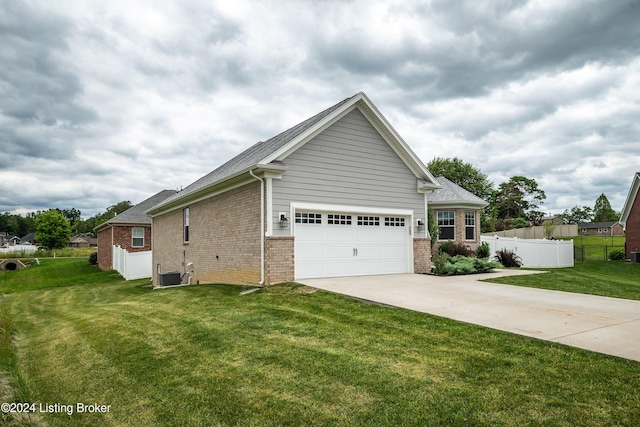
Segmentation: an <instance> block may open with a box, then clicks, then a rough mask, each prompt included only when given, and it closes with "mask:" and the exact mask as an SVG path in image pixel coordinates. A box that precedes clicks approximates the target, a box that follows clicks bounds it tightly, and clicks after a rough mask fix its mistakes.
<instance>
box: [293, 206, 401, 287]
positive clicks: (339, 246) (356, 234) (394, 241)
mask: <svg viewBox="0 0 640 427" xmlns="http://www.w3.org/2000/svg"><path fill="white" fill-rule="evenodd" d="M303 211H304V212H315V213H321V214H323V216H322V220H323V223H322V224H321V225H318V232H319V233H320V234H322V236H321V235H320V234H318V237H317V238H318V239H319V241H322V240H323V239H324V241H326V239H330V240H331V241H332V242H333V243H332V245H334V246H333V247H334V251H335V254H334V253H333V252H331V253H327V252H324V253H325V255H320V254H318V256H319V257H320V258H322V257H323V256H325V257H332V256H334V255H335V258H334V260H333V261H330V263H331V265H332V268H331V269H329V270H327V269H326V268H324V267H323V268H322V273H320V272H319V270H316V271H313V268H311V267H310V266H309V265H308V264H305V265H299V264H298V261H299V258H302V257H301V256H300V251H302V250H313V248H309V247H307V248H305V247H304V246H302V245H303V244H306V243H307V242H303V241H302V240H298V239H296V247H295V252H296V254H297V256H296V260H295V269H296V272H295V276H296V278H297V279H302V278H310V277H331V276H355V275H366V274H384V273H413V229H412V224H413V211H412V210H408V209H390V208H376V207H362V206H347V205H328V204H315V203H291V211H290V217H289V218H290V224H291V232H292V234H293V235H294V236H298V237H302V232H305V233H306V232H313V231H311V227H314V226H310V227H307V226H302V225H300V224H296V222H295V217H296V212H303ZM331 213H340V214H350V215H352V216H353V224H352V226H351V227H350V228H345V229H343V230H344V235H343V234H342V232H338V233H336V231H337V230H338V229H337V228H336V229H333V234H332V236H333V237H331V236H329V235H328V233H330V229H329V227H331V226H329V225H328V224H327V223H326V220H327V215H326V214H331ZM358 215H376V216H379V217H381V218H380V220H381V221H382V222H384V218H382V217H392V216H393V217H402V218H405V226H404V227H398V228H395V227H388V228H387V227H384V225H383V224H381V225H380V226H379V227H375V228H373V227H372V228H371V229H368V228H366V226H356V224H357V222H356V221H357V216H358ZM296 226H300V233H296ZM303 227H304V228H303ZM303 230H304V231H303ZM401 230H402V231H401ZM350 236H351V237H350ZM305 237H307V235H305ZM343 238H344V239H343ZM369 238H371V241H372V242H373V243H370V244H369V246H368V248H367V242H366V241H367V240H369ZM388 238H390V239H391V241H389V247H388V248H385V246H386V245H384V246H383V245H376V244H375V241H376V239H378V241H380V240H379V239H383V240H384V241H385V242H386V241H387V240H386V239H388ZM311 239H313V237H311ZM333 239H337V240H333ZM350 239H353V240H357V241H358V242H359V243H358V244H357V245H355V246H359V247H360V248H361V249H358V248H355V247H354V245H352V243H351V241H350ZM341 240H342V241H341ZM402 240H404V245H403V246H404V251H405V252H404V256H403V257H402V258H403V260H399V259H396V260H395V262H393V261H392V260H391V259H390V260H389V268H390V269H391V271H385V267H384V266H383V264H384V261H385V260H386V258H385V256H383V255H382V254H381V253H380V251H384V250H385V249H387V252H388V251H389V250H391V249H392V248H391V245H395V249H394V250H395V251H397V249H398V247H399V245H400V246H402ZM298 242H299V243H300V245H301V246H298ZM381 246H382V247H381ZM320 249H321V248H319V250H320ZM375 250H377V251H378V253H377V255H373V254H371V251H375ZM352 251H356V252H354V253H357V255H354V256H353V257H351V255H352ZM342 252H344V253H343V254H342V255H340V253H342ZM367 253H369V254H370V255H371V256H372V257H376V256H377V260H378V262H376V261H373V260H371V259H370V258H367V255H366V254H367ZM396 253H397V252H396ZM308 254H309V253H308V252H307V253H306V254H305V259H304V260H300V262H301V263H305V262H306V261H307V260H308V256H306V255H308ZM338 258H339V259H338ZM390 258H391V257H390ZM396 258H397V257H396ZM367 260H369V261H367ZM324 262H326V261H324ZM367 262H369V266H367ZM401 263H404V265H403V266H402V265H401ZM323 265H324V264H323ZM312 271H313V272H312Z"/></svg>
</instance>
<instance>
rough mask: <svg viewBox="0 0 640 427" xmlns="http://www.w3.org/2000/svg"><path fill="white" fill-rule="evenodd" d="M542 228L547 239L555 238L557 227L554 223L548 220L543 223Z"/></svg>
mask: <svg viewBox="0 0 640 427" xmlns="http://www.w3.org/2000/svg"><path fill="white" fill-rule="evenodd" d="M542 226H543V227H544V235H545V237H546V238H547V239H551V238H552V237H553V232H554V230H555V229H556V225H555V224H554V223H553V222H552V221H549V220H546V221H545V222H543V223H542Z"/></svg>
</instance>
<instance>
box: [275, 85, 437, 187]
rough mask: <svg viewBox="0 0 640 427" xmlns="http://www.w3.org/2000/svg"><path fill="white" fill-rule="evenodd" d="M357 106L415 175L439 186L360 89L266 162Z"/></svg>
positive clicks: (301, 143) (307, 139) (304, 141)
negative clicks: (347, 100)
mask: <svg viewBox="0 0 640 427" xmlns="http://www.w3.org/2000/svg"><path fill="white" fill-rule="evenodd" d="M356 108H357V109H358V110H359V111H360V112H361V113H362V114H363V115H364V116H365V117H366V118H367V120H368V121H369V122H370V123H371V124H372V125H373V126H374V128H375V129H376V130H377V131H378V133H379V134H380V135H381V136H382V137H383V138H384V140H385V141H386V142H387V144H389V146H390V147H391V149H392V150H393V151H394V152H395V153H396V155H398V157H400V158H401V159H402V161H403V162H404V163H405V164H406V165H407V167H408V168H409V169H410V170H411V172H412V173H413V174H414V175H415V176H416V178H418V179H423V180H426V181H429V182H430V183H432V184H431V186H430V187H428V188H426V189H427V190H432V189H438V188H440V186H439V184H438V181H437V180H436V179H435V177H434V176H433V175H432V174H431V172H429V170H428V169H427V167H426V166H425V165H424V163H422V161H421V160H420V159H419V158H418V156H417V155H416V154H415V153H414V152H413V151H412V150H411V148H410V147H409V145H408V144H407V143H406V142H405V141H404V140H403V139H402V137H401V136H400V135H399V134H398V133H397V132H396V131H395V129H394V128H393V127H392V126H391V124H390V123H389V122H388V121H387V120H386V119H385V118H384V116H382V114H381V113H380V112H379V111H378V109H377V108H376V107H375V105H373V103H372V102H371V101H370V100H369V98H368V97H367V96H366V95H365V94H364V93H363V92H360V93H358V94H357V95H355V96H354V97H353V98H352V99H351V100H350V101H349V102H347V103H346V104H344V105H343V106H341V107H340V108H338V109H337V110H335V111H333V112H332V113H331V114H329V115H327V117H325V118H324V119H322V120H321V121H319V122H318V123H316V124H315V125H314V126H312V127H310V128H309V129H307V130H306V131H305V132H303V133H301V134H300V135H298V136H297V137H296V138H294V139H293V140H291V141H289V143H287V144H286V145H284V146H283V147H281V148H280V149H278V150H276V151H275V152H273V153H271V154H270V155H269V156H267V157H266V158H265V159H264V160H263V163H270V162H272V161H278V160H280V161H282V160H284V159H285V158H286V157H287V156H288V155H289V154H291V153H293V152H294V151H296V150H297V149H298V148H300V147H301V146H302V145H304V144H305V143H307V142H308V141H309V140H311V139H313V138H314V137H316V136H317V135H318V134H320V133H321V132H323V131H324V130H325V129H327V128H328V127H330V126H331V125H332V124H334V123H335V122H336V121H338V120H339V119H341V118H342V117H344V116H345V115H347V114H348V113H350V112H351V111H353V110H355V109H356Z"/></svg>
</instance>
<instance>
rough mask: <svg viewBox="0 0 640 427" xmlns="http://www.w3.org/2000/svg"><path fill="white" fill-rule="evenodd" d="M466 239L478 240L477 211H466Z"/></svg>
mask: <svg viewBox="0 0 640 427" xmlns="http://www.w3.org/2000/svg"><path fill="white" fill-rule="evenodd" d="M464 239H465V240H476V213H475V212H474V211H466V212H465V213H464Z"/></svg>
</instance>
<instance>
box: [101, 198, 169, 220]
mask: <svg viewBox="0 0 640 427" xmlns="http://www.w3.org/2000/svg"><path fill="white" fill-rule="evenodd" d="M174 194H176V192H175V190H162V191H161V192H159V193H157V194H155V195H153V196H151V197H149V198H148V199H147V200H144V201H142V202H140V203H138V204H137V205H135V206H132V207H130V208H129V209H127V210H126V211H124V212H122V213H120V214H118V215H116V216H114V217H113V218H111V219H110V220H108V221H107V223H108V224H151V217H150V216H149V215H147V214H146V213H145V212H146V211H148V210H149V209H151V208H152V207H154V206H155V205H157V204H159V203H162V202H163V201H164V200H166V199H167V198H169V197H170V196H173V195H174Z"/></svg>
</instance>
